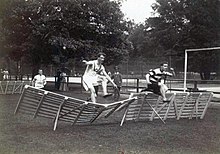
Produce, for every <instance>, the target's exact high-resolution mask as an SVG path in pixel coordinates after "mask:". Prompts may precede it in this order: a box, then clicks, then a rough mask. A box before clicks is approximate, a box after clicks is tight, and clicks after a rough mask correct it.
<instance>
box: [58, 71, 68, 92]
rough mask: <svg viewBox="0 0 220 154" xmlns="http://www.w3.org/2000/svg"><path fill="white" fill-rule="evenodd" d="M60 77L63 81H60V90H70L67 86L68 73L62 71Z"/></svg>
mask: <svg viewBox="0 0 220 154" xmlns="http://www.w3.org/2000/svg"><path fill="white" fill-rule="evenodd" d="M60 79H61V81H60V88H59V90H60V91H68V90H69V89H68V87H67V79H66V73H65V72H62V73H61V74H60Z"/></svg>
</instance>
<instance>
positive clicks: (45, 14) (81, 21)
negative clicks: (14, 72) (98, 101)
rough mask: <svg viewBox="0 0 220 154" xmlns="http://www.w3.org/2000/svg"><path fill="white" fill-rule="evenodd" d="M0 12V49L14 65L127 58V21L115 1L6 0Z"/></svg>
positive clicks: (113, 60)
mask: <svg viewBox="0 0 220 154" xmlns="http://www.w3.org/2000/svg"><path fill="white" fill-rule="evenodd" d="M1 13H2V15H1V19H2V21H3V22H2V27H3V32H4V36H5V42H4V47H5V48H4V50H7V54H9V55H10V57H11V58H12V59H14V60H16V61H19V60H21V59H23V60H24V61H26V62H27V63H32V64H33V65H36V64H37V65H41V64H50V63H56V62H57V63H62V62H66V61H67V60H68V59H69V58H75V59H77V60H80V59H81V58H92V57H93V56H94V55H95V54H96V53H97V52H99V51H103V52H105V53H106V54H107V56H108V61H107V64H112V63H120V62H121V61H123V60H124V59H125V58H126V56H127V55H128V50H129V48H130V42H129V41H128V40H127V35H126V33H128V31H129V22H127V21H124V20H123V16H124V15H123V13H122V12H121V11H120V1H118V2H115V1H109V0H63V1H54V0H47V1H44V0H10V1H7V5H6V7H5V8H4V9H3V10H1ZM56 56H57V57H58V58H59V59H58V61H56V60H55V59H54V57H56Z"/></svg>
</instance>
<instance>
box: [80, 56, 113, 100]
mask: <svg viewBox="0 0 220 154" xmlns="http://www.w3.org/2000/svg"><path fill="white" fill-rule="evenodd" d="M104 60H105V53H99V54H98V58H97V60H91V61H86V60H83V62H84V63H85V64H86V65H87V67H86V70H85V73H84V75H83V87H84V88H85V90H86V91H88V90H90V92H91V101H92V102H96V97H97V90H96V88H97V87H98V85H100V84H101V85H102V89H103V97H107V96H110V95H111V94H108V93H107V81H110V82H111V83H112V85H113V86H114V87H117V86H116V84H115V83H114V82H113V81H112V79H111V78H110V77H109V75H108V74H107V73H106V71H105V67H104V66H103V65H102V63H103V62H104Z"/></svg>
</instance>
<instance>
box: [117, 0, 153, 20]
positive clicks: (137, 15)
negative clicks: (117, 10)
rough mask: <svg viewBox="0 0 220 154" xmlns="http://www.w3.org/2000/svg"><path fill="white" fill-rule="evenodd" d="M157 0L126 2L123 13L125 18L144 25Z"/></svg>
mask: <svg viewBox="0 0 220 154" xmlns="http://www.w3.org/2000/svg"><path fill="white" fill-rule="evenodd" d="M154 2H155V0H124V2H123V3H122V7H121V11H122V12H123V13H124V14H125V18H129V19H133V20H134V22H135V23H144V21H145V19H146V18H148V17H150V16H151V12H153V10H152V8H151V5H152V4H153V3H154Z"/></svg>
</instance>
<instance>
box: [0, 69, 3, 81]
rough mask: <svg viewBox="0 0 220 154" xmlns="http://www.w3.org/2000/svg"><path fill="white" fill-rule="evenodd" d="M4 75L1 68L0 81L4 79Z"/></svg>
mask: <svg viewBox="0 0 220 154" xmlns="http://www.w3.org/2000/svg"><path fill="white" fill-rule="evenodd" d="M3 76H4V74H3V70H2V69H1V70H0V81H2V80H3Z"/></svg>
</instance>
